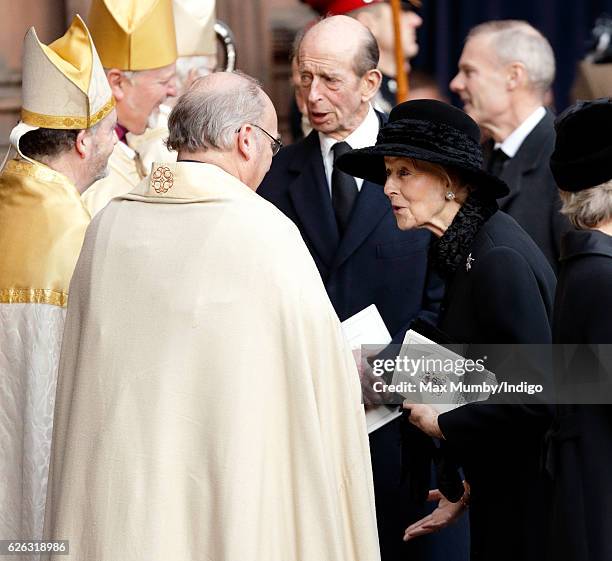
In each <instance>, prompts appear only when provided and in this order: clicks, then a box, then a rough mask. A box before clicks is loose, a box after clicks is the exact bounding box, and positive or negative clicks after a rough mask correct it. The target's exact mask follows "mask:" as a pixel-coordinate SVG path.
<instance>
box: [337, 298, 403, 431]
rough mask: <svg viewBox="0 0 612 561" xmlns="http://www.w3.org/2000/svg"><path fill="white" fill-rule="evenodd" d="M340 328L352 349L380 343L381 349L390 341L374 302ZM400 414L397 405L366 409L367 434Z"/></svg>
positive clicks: (344, 322)
mask: <svg viewBox="0 0 612 561" xmlns="http://www.w3.org/2000/svg"><path fill="white" fill-rule="evenodd" d="M342 330H343V331H344V336H345V337H346V339H347V341H348V343H349V346H350V347H351V349H352V350H353V351H355V350H357V349H361V346H362V345H380V346H381V350H382V348H384V346H386V345H388V344H389V343H390V342H391V335H390V334H389V331H388V330H387V327H386V326H385V323H384V321H383V319H382V317H381V315H380V312H379V311H378V309H377V308H376V306H375V305H374V304H372V305H371V306H368V307H367V308H365V309H363V310H361V312H359V313H357V314H355V315H354V316H351V317H350V318H348V319H347V320H345V321H343V322H342ZM401 414H402V412H401V410H398V408H397V406H393V407H388V406H386V405H379V406H375V407H371V408H368V409H367V410H366V423H367V426H368V434H370V433H372V432H374V431H375V430H376V429H379V428H380V427H383V426H385V425H386V424H387V423H389V422H391V421H393V419H396V418H397V417H399V416H400V415H401Z"/></svg>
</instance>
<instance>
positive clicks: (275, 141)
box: [236, 123, 283, 157]
mask: <svg viewBox="0 0 612 561" xmlns="http://www.w3.org/2000/svg"><path fill="white" fill-rule="evenodd" d="M249 125H251V126H252V127H257V128H258V129H259V130H260V131H261V132H263V133H264V134H265V135H266V136H267V137H268V138H269V139H270V140H271V142H270V148H272V157H274V156H276V154H278V153H279V152H280V149H281V148H282V147H283V141H282V140H281V139H280V137H278V138H274V137H273V136H272V135H271V134H270V133H269V132H268V131H267V130H266V129H264V128H262V127H260V126H259V125H256V124H255V123H249ZM236 132H240V129H236Z"/></svg>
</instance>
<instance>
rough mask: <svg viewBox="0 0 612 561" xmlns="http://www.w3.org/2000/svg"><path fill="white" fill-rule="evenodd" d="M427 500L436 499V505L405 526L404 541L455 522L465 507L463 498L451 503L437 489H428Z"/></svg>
mask: <svg viewBox="0 0 612 561" xmlns="http://www.w3.org/2000/svg"><path fill="white" fill-rule="evenodd" d="M466 493H467V491H466ZM464 496H465V495H464ZM427 500H428V501H438V506H437V507H436V509H435V510H434V511H433V512H432V513H431V514H428V515H427V516H425V517H424V518H421V520H419V521H417V522H415V523H414V524H412V525H410V526H408V528H406V532H405V533H404V541H405V542H407V541H408V540H412V539H414V538H418V537H419V536H424V535H426V534H431V533H433V532H437V531H438V530H441V529H442V528H446V526H449V525H450V524H452V523H453V522H455V521H456V520H457V519H458V518H459V516H461V514H462V513H463V511H464V510H465V508H466V503H465V502H464V501H463V500H461V501H458V502H456V503H451V502H450V501H449V500H448V499H447V498H446V497H444V495H442V493H440V491H438V489H433V490H432V491H429V495H428V496H427Z"/></svg>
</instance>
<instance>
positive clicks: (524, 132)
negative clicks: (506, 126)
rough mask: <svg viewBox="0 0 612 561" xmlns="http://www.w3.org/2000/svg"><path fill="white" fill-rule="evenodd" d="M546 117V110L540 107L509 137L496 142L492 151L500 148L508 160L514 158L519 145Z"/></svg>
mask: <svg viewBox="0 0 612 561" xmlns="http://www.w3.org/2000/svg"><path fill="white" fill-rule="evenodd" d="M544 115H546V109H544V107H542V106H541V105H540V107H538V108H537V109H536V110H535V111H534V112H533V113H532V114H531V115H529V117H527V118H526V119H525V120H524V121H523V122H522V123H521V124H520V125H519V126H518V127H517V128H515V129H514V130H513V131H512V133H511V134H510V136H509V137H508V138H506V140H504V141H503V142H496V143H495V146H494V149H495V150H497V149H498V148H501V150H502V152H503V153H504V154H506V156H508V158H514V156H516V153H517V152H518V150H519V148H520V147H521V144H523V142H524V140H525V139H526V138H527V137H528V136H529V135H530V134H531V131H532V130H533V129H535V128H536V126H537V125H538V123H539V122H540V121H541V120H542V119H543V118H544Z"/></svg>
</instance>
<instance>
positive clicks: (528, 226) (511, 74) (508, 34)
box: [450, 20, 569, 270]
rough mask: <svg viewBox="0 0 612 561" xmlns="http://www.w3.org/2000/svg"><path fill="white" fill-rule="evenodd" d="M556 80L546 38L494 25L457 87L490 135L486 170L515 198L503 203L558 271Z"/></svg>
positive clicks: (477, 35)
mask: <svg viewBox="0 0 612 561" xmlns="http://www.w3.org/2000/svg"><path fill="white" fill-rule="evenodd" d="M554 76H555V57H554V54H553V51H552V48H551V46H550V44H549V42H548V41H547V40H546V38H545V37H544V36H543V35H542V34H541V33H540V32H539V31H537V30H536V29H534V28H533V27H532V26H531V25H529V24H528V23H527V22H524V21H516V20H501V21H490V22H486V23H483V24H480V25H478V26H476V27H475V28H473V29H472V30H471V31H470V33H469V34H468V37H467V39H466V42H465V47H464V49H463V53H462V54H461V58H460V60H459V72H458V73H457V75H456V76H455V78H454V79H453V80H452V81H451V83H450V88H451V90H453V91H454V92H455V93H457V94H458V95H459V96H460V97H461V99H462V101H463V103H464V109H465V111H466V112H467V113H468V114H469V115H470V117H472V118H473V119H474V120H475V121H476V122H477V123H478V124H479V125H480V127H481V129H482V130H483V131H484V133H485V134H486V135H487V136H489V137H490V140H489V141H488V142H487V144H486V146H485V152H486V153H487V156H488V157H487V164H486V166H487V170H488V171H489V172H491V173H493V174H495V175H497V176H498V177H500V178H502V179H503V180H504V181H505V182H506V183H507V184H508V186H509V187H510V193H509V194H508V195H507V196H506V197H505V198H503V199H501V200H500V201H499V206H500V208H501V210H503V211H505V212H507V213H508V214H510V215H511V216H512V217H513V218H514V219H515V220H516V221H517V222H518V223H519V224H520V225H521V226H522V227H523V229H524V230H525V231H526V232H527V233H528V234H529V235H530V236H531V237H532V238H533V240H534V241H535V242H536V244H537V245H538V246H539V248H540V249H541V250H542V252H543V253H544V255H545V256H546V257H547V258H548V260H549V262H550V263H551V265H552V266H553V269H554V270H556V269H557V263H558V259H559V248H560V242H561V236H562V234H563V233H564V232H565V231H567V230H568V229H569V224H568V222H567V219H566V218H564V217H563V216H562V215H561V214H560V212H559V209H560V207H561V202H560V200H559V195H558V193H557V188H556V185H555V181H554V179H553V177H552V174H551V172H550V169H549V166H548V162H549V159H550V155H551V154H552V151H553V149H554V144H555V130H554V116H553V114H552V113H551V112H550V111H549V110H547V109H545V108H544V104H545V101H544V99H545V96H546V95H547V93H548V91H549V89H550V86H551V84H552V81H553V79H554Z"/></svg>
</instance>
